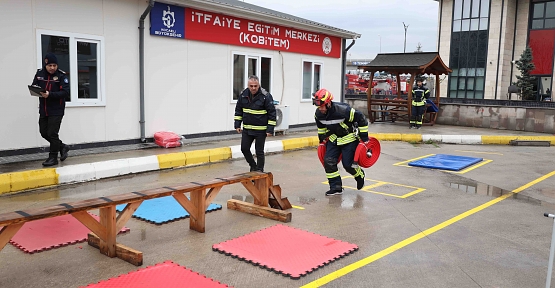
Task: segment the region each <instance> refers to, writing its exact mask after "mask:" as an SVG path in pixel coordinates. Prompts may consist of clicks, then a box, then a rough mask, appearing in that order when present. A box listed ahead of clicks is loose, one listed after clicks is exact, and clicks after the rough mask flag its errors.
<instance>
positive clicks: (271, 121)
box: [233, 88, 276, 134]
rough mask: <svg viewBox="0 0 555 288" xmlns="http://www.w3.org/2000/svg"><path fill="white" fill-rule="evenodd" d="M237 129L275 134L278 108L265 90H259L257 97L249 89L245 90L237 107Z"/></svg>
mask: <svg viewBox="0 0 555 288" xmlns="http://www.w3.org/2000/svg"><path fill="white" fill-rule="evenodd" d="M233 119H234V120H235V125H234V126H235V129H237V128H241V122H243V129H245V130H247V131H252V132H260V133H270V134H273V133H274V127H275V126H276V107H275V106H274V99H273V98H272V95H271V94H270V93H268V91H266V90H264V88H259V89H258V92H256V94H255V95H252V94H251V93H250V90H249V89H248V88H247V89H245V90H243V92H242V93H241V95H240V96H239V99H237V104H236V105H235V117H234V118H233Z"/></svg>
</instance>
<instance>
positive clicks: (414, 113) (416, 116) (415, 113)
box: [410, 104, 426, 127]
mask: <svg viewBox="0 0 555 288" xmlns="http://www.w3.org/2000/svg"><path fill="white" fill-rule="evenodd" d="M424 111H426V104H424V105H422V106H415V105H412V109H411V112H410V118H411V119H410V124H411V125H416V127H420V126H422V117H424Z"/></svg>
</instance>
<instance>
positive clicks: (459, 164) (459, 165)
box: [408, 154, 484, 171]
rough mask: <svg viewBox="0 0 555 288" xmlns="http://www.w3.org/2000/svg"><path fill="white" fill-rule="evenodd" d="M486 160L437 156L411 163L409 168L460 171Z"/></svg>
mask: <svg viewBox="0 0 555 288" xmlns="http://www.w3.org/2000/svg"><path fill="white" fill-rule="evenodd" d="M482 160H484V159H483V158H476V157H466V156H456V155H447V154H437V155H434V156H430V157H426V158H422V159H418V160H416V161H412V162H409V163H408V164H409V166H416V167H424V168H432V169H442V170H449V171H459V170H461V169H464V168H466V167H468V166H472V165H474V164H476V163H478V162H481V161H482Z"/></svg>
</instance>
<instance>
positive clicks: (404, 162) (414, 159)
mask: <svg viewBox="0 0 555 288" xmlns="http://www.w3.org/2000/svg"><path fill="white" fill-rule="evenodd" d="M434 155H436V154H428V155H424V156H420V157H417V158H413V159H410V160H407V161H403V162H399V163H395V164H393V165H394V166H404V165H403V164H407V163H409V162H412V161H416V160H419V159H422V158H426V157H430V156H434ZM406 166H408V165H406ZM408 167H410V166H408Z"/></svg>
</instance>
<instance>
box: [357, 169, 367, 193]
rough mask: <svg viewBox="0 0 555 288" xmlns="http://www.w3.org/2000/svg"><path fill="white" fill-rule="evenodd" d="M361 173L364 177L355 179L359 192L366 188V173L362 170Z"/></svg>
mask: <svg viewBox="0 0 555 288" xmlns="http://www.w3.org/2000/svg"><path fill="white" fill-rule="evenodd" d="M361 172H362V176H360V177H355V180H357V189H358V190H360V189H362V187H364V177H365V175H364V171H362V170H361Z"/></svg>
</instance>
